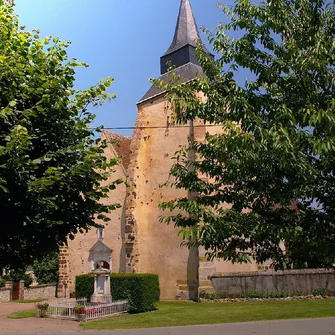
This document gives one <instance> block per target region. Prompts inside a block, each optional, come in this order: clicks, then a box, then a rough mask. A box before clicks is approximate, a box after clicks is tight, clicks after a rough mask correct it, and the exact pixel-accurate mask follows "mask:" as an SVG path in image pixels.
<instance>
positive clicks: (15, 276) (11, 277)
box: [0, 269, 33, 287]
mask: <svg viewBox="0 0 335 335" xmlns="http://www.w3.org/2000/svg"><path fill="white" fill-rule="evenodd" d="M19 280H24V286H25V287H29V286H30V285H31V283H32V282H33V278H31V276H29V275H28V274H26V273H25V270H22V269H21V270H13V271H11V272H10V273H9V274H8V275H6V276H2V278H1V282H3V284H4V283H5V282H6V281H14V282H17V281H19ZM0 285H1V284H0ZM0 287H1V286H0Z"/></svg>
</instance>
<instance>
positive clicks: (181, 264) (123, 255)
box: [58, 0, 257, 300]
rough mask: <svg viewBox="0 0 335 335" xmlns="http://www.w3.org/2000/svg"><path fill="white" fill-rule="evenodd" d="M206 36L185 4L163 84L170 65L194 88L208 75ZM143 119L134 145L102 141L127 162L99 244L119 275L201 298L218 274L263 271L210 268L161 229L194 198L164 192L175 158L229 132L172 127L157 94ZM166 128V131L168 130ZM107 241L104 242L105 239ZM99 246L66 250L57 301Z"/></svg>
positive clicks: (142, 110)
mask: <svg viewBox="0 0 335 335" xmlns="http://www.w3.org/2000/svg"><path fill="white" fill-rule="evenodd" d="M199 38H200V37H199V31H198V28H197V25H196V22H195V18H194V15H193V12H192V9H191V5H190V1H189V0H181V5H180V11H179V16H178V20H177V25H176V31H175V35H174V38H173V41H172V44H171V46H170V47H169V48H168V50H167V52H166V53H165V54H164V55H163V56H162V57H161V78H162V79H164V78H166V76H167V71H168V66H167V62H171V63H172V64H173V65H175V69H174V70H173V71H175V73H176V74H178V75H179V76H180V77H181V78H183V80H185V81H189V80H192V79H194V78H195V76H196V75H197V74H201V73H202V69H201V67H200V65H199V63H198V61H197V58H196V54H195V48H196V40H197V39H199ZM137 108H138V116H137V120H136V124H135V130H134V133H133V136H132V137H131V138H128V137H124V136H122V135H118V134H115V133H112V132H109V131H104V132H103V134H102V139H106V140H107V142H108V143H109V146H108V147H107V148H106V149H105V154H106V157H107V158H111V157H115V156H121V157H122V159H121V163H120V164H119V166H118V167H117V168H116V171H115V173H113V174H112V176H111V180H110V181H112V180H115V179H117V178H123V179H124V180H127V181H128V186H127V187H126V185H124V184H123V185H119V186H118V187H117V189H116V190H114V191H111V192H110V198H108V199H103V200H102V201H104V202H107V203H108V202H109V203H119V204H121V205H122V208H120V209H117V210H115V211H112V212H111V213H110V214H109V217H110V219H111V220H110V222H109V223H108V224H107V225H106V226H105V229H104V231H103V232H101V231H99V232H98V234H100V239H103V242H104V244H105V245H106V246H107V247H108V248H110V249H111V250H112V262H111V266H110V269H111V271H112V272H136V273H155V274H158V275H159V281H160V288H161V299H163V300H164V299H194V298H196V297H197V295H198V293H199V292H201V291H202V290H208V291H210V290H211V289H212V288H211V282H210V280H209V277H210V276H211V275H213V274H215V273H224V272H240V271H257V265H256V264H247V265H246V264H244V265H239V264H232V263H229V262H223V261H214V262H208V261H207V259H206V257H205V256H204V251H203V250H195V249H193V250H188V249H187V248H186V247H182V246H181V242H182V240H181V237H180V236H178V229H176V228H174V226H173V225H170V226H167V225H166V224H163V223H160V222H159V217H160V216H161V215H162V214H163V213H162V212H161V211H160V210H159V209H158V204H159V203H160V202H162V201H168V200H171V199H175V198H176V197H185V196H188V195H187V191H185V190H176V189H172V188H160V186H159V185H160V184H162V183H164V182H166V181H167V179H168V177H169V171H170V168H171V166H172V164H173V160H172V159H171V158H172V157H173V156H174V154H175V152H176V151H177V150H179V149H180V147H181V146H183V145H185V144H187V140H188V137H189V136H190V135H191V134H192V136H194V137H195V138H196V139H197V140H201V139H204V137H205V133H206V131H208V132H211V133H215V132H220V131H222V130H221V129H220V127H208V128H207V129H206V127H205V126H203V127H194V126H195V125H197V123H196V122H195V123H194V124H193V125H190V126H189V127H169V126H168V125H169V121H170V120H171V118H172V115H171V113H172V112H171V110H169V107H168V103H167V99H166V97H165V92H162V91H161V90H160V89H158V88H157V87H154V86H153V87H151V88H150V89H149V91H148V92H147V93H146V94H145V95H144V96H143V98H142V99H140V101H139V102H138V103H137ZM162 126H166V128H165V129H164V127H163V128H162ZM102 234H103V236H102ZM96 241H97V232H96V230H95V229H93V230H90V231H89V232H88V233H86V234H78V235H77V236H76V238H75V239H74V240H73V241H69V243H68V247H63V248H61V251H60V269H59V286H58V296H59V297H61V296H63V297H64V296H70V295H71V294H73V292H74V287H75V276H77V275H80V274H83V273H89V272H91V270H92V268H91V262H90V259H89V258H90V255H89V251H90V249H91V247H92V246H93V245H94V244H95V243H96Z"/></svg>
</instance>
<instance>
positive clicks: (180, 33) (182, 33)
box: [161, 0, 200, 74]
mask: <svg viewBox="0 0 335 335" xmlns="http://www.w3.org/2000/svg"><path fill="white" fill-rule="evenodd" d="M198 40H200V35H199V30H198V27H197V24H196V21H195V18H194V15H193V11H192V7H191V4H190V0H181V3H180V9H179V15H178V20H177V25H176V31H175V34H174V38H173V41H172V43H171V45H170V47H169V49H168V50H167V51H166V53H165V54H164V55H163V56H162V57H161V73H162V74H164V73H166V72H167V71H168V68H169V65H168V63H172V64H173V65H175V66H177V67H179V66H182V65H185V64H187V63H193V64H196V65H199V63H198V60H197V57H196V54H195V48H196V45H197V41H198Z"/></svg>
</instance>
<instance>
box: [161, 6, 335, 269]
mask: <svg viewBox="0 0 335 335" xmlns="http://www.w3.org/2000/svg"><path fill="white" fill-rule="evenodd" d="M222 7H223V6H222ZM223 12H224V14H225V15H226V19H225V22H226V23H225V24H220V25H219V26H218V28H217V30H216V32H215V33H210V32H208V31H207V33H208V37H209V41H210V42H211V44H212V46H213V49H214V50H215V52H216V53H218V54H219V58H218V60H217V61H215V62H214V61H211V60H210V59H209V58H208V57H206V54H205V53H204V51H203V49H202V48H201V46H199V50H198V55H199V59H200V62H201V65H202V68H203V70H204V76H201V77H200V78H198V79H197V80H194V81H192V82H190V83H188V84H187V85H180V84H178V85H176V84H175V83H172V84H171V83H167V84H166V83H165V84H164V83H160V85H161V86H164V87H165V88H166V89H168V90H169V91H170V101H171V105H172V107H173V109H174V111H175V115H176V122H177V123H186V122H192V121H193V120H202V121H203V122H204V123H205V124H213V125H220V126H222V131H221V133H217V134H214V135H213V134H212V135H211V134H209V133H208V132H207V135H206V138H205V141H197V139H194V138H193V139H192V138H190V141H189V145H188V146H187V147H185V148H182V149H181V150H180V151H179V152H178V153H177V154H176V157H175V159H176V162H175V164H174V166H173V168H172V170H171V175H172V176H173V177H175V178H174V181H173V182H172V183H170V185H172V186H173V187H177V188H184V189H186V190H188V191H189V193H190V194H191V195H192V196H191V197H187V198H182V199H176V200H174V201H170V202H167V203H163V204H161V208H162V209H165V210H175V209H178V214H176V215H170V216H167V217H165V218H162V220H163V221H165V222H167V223H171V222H174V223H175V225H176V226H177V227H181V229H182V233H183V237H184V239H185V243H187V244H188V245H189V246H192V245H202V246H203V247H204V248H205V249H206V250H207V251H208V255H209V256H210V257H212V258H214V257H218V258H223V259H225V260H230V261H233V262H248V261H250V260H251V259H252V258H254V259H255V260H256V261H257V262H259V263H263V262H265V261H266V260H269V259H272V260H273V265H274V266H275V267H277V268H282V267H284V266H292V265H293V266H296V267H305V266H308V267H312V266H313V267H319V266H328V267H329V266H332V264H333V263H334V262H335V249H334V245H335V206H334V204H335V175H334V168H335V93H334V88H335V70H334V69H335V41H334V37H335V11H334V5H333V4H330V3H329V2H328V3H327V2H324V1H321V0H271V1H270V0H269V1H265V2H262V3H260V4H254V2H252V1H249V0H239V1H236V2H235V5H234V6H233V7H232V8H228V7H223ZM232 32H234V34H238V37H237V38H236V37H235V38H233V37H230V36H229V35H230V34H231V33H232ZM246 70H248V71H249V72H248V75H249V76H250V77H251V78H252V79H249V80H246V81H245V82H243V83H239V80H238V77H239V76H240V75H241V74H240V73H243V71H244V73H245V71H246ZM200 91H201V92H203V94H204V96H205V99H198V98H197V95H196V94H195V93H194V92H200ZM192 153H193V156H194V155H195V157H196V159H195V160H192V159H190V157H192Z"/></svg>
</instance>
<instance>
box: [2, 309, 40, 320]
mask: <svg viewBox="0 0 335 335" xmlns="http://www.w3.org/2000/svg"><path fill="white" fill-rule="evenodd" d="M35 316H36V309H35V308H33V309H26V310H24V311H19V312H14V313H12V314H10V315H8V317H9V318H10V319H26V318H33V317H35Z"/></svg>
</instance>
